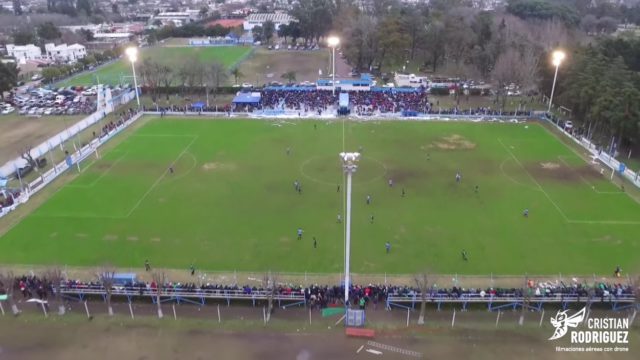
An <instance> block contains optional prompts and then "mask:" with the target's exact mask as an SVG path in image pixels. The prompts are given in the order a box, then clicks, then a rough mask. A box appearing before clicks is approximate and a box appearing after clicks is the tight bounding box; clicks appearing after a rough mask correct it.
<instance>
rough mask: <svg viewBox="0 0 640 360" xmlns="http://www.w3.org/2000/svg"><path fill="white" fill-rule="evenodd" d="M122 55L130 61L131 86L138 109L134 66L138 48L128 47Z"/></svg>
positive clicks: (136, 79)
mask: <svg viewBox="0 0 640 360" xmlns="http://www.w3.org/2000/svg"><path fill="white" fill-rule="evenodd" d="M124 53H125V54H127V57H128V58H129V61H131V71H132V72H133V86H134V90H135V92H136V103H137V104H138V107H140V97H139V96H138V78H137V77H136V66H135V62H136V61H137V60H138V48H135V47H133V46H131V47H128V48H127V49H126V50H125V51H124Z"/></svg>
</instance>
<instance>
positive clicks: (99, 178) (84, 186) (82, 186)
mask: <svg viewBox="0 0 640 360" xmlns="http://www.w3.org/2000/svg"><path fill="white" fill-rule="evenodd" d="M127 154H129V152H128V151H127V152H126V153H125V154H124V155H122V156H120V157H119V158H117V159H116V160H115V161H114V162H113V163H112V164H111V166H109V168H108V169H107V170H105V172H103V173H102V174H101V175H100V176H99V177H98V178H97V179H95V180H93V181H92V182H91V183H89V184H87V185H74V184H69V185H67V187H70V188H92V187H94V186H95V185H96V184H97V183H98V181H100V180H101V179H102V178H103V177H104V176H105V175H107V174H108V173H109V172H110V171H111V169H113V167H114V166H116V165H117V164H118V163H119V162H120V161H121V160H122V159H124V157H125V156H127ZM86 169H87V168H85V170H86Z"/></svg>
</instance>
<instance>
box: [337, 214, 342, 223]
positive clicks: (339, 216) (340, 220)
mask: <svg viewBox="0 0 640 360" xmlns="http://www.w3.org/2000/svg"><path fill="white" fill-rule="evenodd" d="M337 222H338V224H340V223H342V215H340V214H338V221H337Z"/></svg>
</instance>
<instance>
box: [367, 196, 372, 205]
mask: <svg viewBox="0 0 640 360" xmlns="http://www.w3.org/2000/svg"><path fill="white" fill-rule="evenodd" d="M367 205H371V195H367Z"/></svg>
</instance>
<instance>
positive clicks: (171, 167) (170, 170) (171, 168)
mask: <svg viewBox="0 0 640 360" xmlns="http://www.w3.org/2000/svg"><path fill="white" fill-rule="evenodd" d="M169 173H171V174H173V165H171V166H169Z"/></svg>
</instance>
